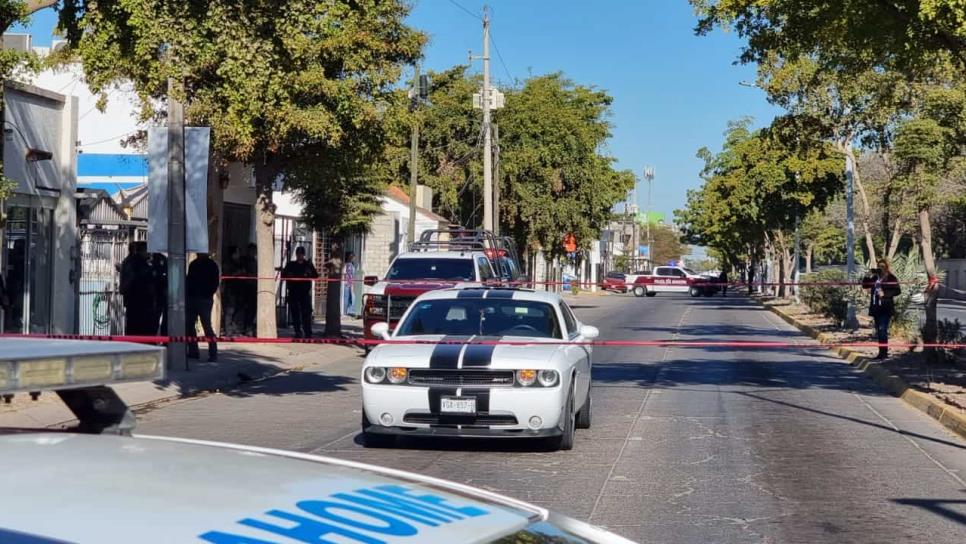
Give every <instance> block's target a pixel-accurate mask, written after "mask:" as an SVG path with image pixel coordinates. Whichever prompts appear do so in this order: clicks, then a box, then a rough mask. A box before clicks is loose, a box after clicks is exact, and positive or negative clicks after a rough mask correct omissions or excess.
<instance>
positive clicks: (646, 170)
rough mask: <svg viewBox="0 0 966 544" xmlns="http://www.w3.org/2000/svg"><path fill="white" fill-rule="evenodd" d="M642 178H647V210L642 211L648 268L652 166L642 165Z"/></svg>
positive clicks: (649, 259)
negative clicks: (645, 232) (645, 233)
mask: <svg viewBox="0 0 966 544" xmlns="http://www.w3.org/2000/svg"><path fill="white" fill-rule="evenodd" d="M644 179H645V180H647V211H645V212H644V221H645V227H646V228H647V264H648V265H650V266H648V268H653V262H652V261H651V259H652V258H653V257H652V256H653V255H654V251H653V250H652V249H651V181H653V180H654V168H653V167H652V166H645V167H644Z"/></svg>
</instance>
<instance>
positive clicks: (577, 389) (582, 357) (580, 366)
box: [560, 301, 593, 408]
mask: <svg viewBox="0 0 966 544" xmlns="http://www.w3.org/2000/svg"><path fill="white" fill-rule="evenodd" d="M560 313H561V314H563V320H564V328H566V329H567V330H566V333H565V334H566V337H567V340H569V341H571V342H578V343H579V342H585V341H587V340H588V339H587V338H584V337H583V336H582V335H581V334H580V322H579V321H577V317H576V316H575V315H574V312H573V310H571V309H570V306H568V305H567V303H566V302H564V301H560ZM592 349H593V348H591V347H590V346H582V345H569V346H567V347H566V349H565V353H566V357H567V361H569V362H570V364H572V365H575V366H576V370H577V379H576V383H575V385H574V398H575V399H576V403H577V404H576V406H577V408H580V405H581V404H582V403H583V399H585V398H586V395H587V393H588V392H589V391H590V379H591V354H592Z"/></svg>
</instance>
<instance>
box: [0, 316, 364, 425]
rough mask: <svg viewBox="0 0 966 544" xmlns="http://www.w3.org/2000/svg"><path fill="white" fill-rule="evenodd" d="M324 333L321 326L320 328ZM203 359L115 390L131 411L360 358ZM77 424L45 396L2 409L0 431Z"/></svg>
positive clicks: (332, 349) (272, 350) (318, 350)
mask: <svg viewBox="0 0 966 544" xmlns="http://www.w3.org/2000/svg"><path fill="white" fill-rule="evenodd" d="M316 327H317V328H316V330H317V331H318V332H319V333H321V331H322V330H323V329H324V325H323V324H319V323H317V324H316ZM342 330H343V333H345V334H346V335H348V336H355V335H356V334H353V333H356V332H357V331H359V330H361V322H358V320H352V319H348V320H345V321H343V324H342ZM279 336H280V337H290V336H291V330H284V329H280V330H279ZM199 347H200V351H201V356H202V359H201V360H200V361H198V360H189V366H190V370H184V369H183V368H182V369H173V370H168V371H167V372H166V373H165V378H164V379H163V380H160V381H156V382H137V383H125V384H119V385H117V386H116V387H114V389H115V391H117V393H118V395H120V397H121V399H123V400H124V402H125V403H126V404H127V405H128V406H129V407H131V408H132V409H138V408H146V407H148V406H151V405H154V404H158V403H162V402H166V401H170V400H175V399H179V398H185V397H191V396H194V395H199V394H204V393H207V392H216V391H219V390H222V389H229V388H232V387H235V386H237V385H239V384H242V383H246V382H250V381H254V380H259V379H263V378H267V377H269V376H273V375H275V374H279V373H282V372H291V371H298V370H301V369H303V368H305V367H307V366H309V365H318V364H320V363H321V364H326V363H329V362H333V361H337V360H339V359H343V358H346V357H352V356H362V350H361V349H360V348H357V347H352V346H338V345H332V344H247V343H246V344H230V343H222V344H219V346H218V362H216V363H209V362H206V361H205V358H206V357H207V355H208V352H207V349H206V346H205V344H203V343H202V344H201V345H200V346H199ZM73 419H74V416H73V414H72V413H71V412H70V410H68V409H67V407H66V406H64V403H62V402H61V401H60V398H59V397H58V396H57V394H56V393H53V392H44V393H43V394H41V395H40V398H39V399H38V400H36V401H34V400H31V399H30V396H29V395H26V394H23V395H17V396H15V397H14V398H13V400H12V402H11V403H10V404H0V427H27V428H42V427H51V426H60V425H62V424H65V423H67V422H70V421H72V420H73Z"/></svg>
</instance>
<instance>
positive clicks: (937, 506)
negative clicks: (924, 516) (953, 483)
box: [892, 499, 966, 525]
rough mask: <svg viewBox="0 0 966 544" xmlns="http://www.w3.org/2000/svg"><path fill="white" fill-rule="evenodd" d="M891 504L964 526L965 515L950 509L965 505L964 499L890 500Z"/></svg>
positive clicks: (965, 523)
mask: <svg viewBox="0 0 966 544" xmlns="http://www.w3.org/2000/svg"><path fill="white" fill-rule="evenodd" d="M892 502H894V503H896V504H902V505H906V506H916V507H918V508H922V509H923V510H926V511H927V512H931V513H933V514H936V515H937V516H940V517H943V518H946V519H948V520H949V521H952V522H954V523H958V524H960V525H966V515H964V514H962V513H960V512H957V511H955V510H953V509H952V508H951V507H950V506H952V505H966V500H964V499H892Z"/></svg>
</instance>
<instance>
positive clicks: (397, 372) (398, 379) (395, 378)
mask: <svg viewBox="0 0 966 544" xmlns="http://www.w3.org/2000/svg"><path fill="white" fill-rule="evenodd" d="M408 375H409V372H408V371H407V370H406V369H405V368H401V367H398V366H395V367H392V368H390V369H389V371H388V372H387V373H386V376H388V377H389V383H403V382H404V381H406V377H407V376H408Z"/></svg>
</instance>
